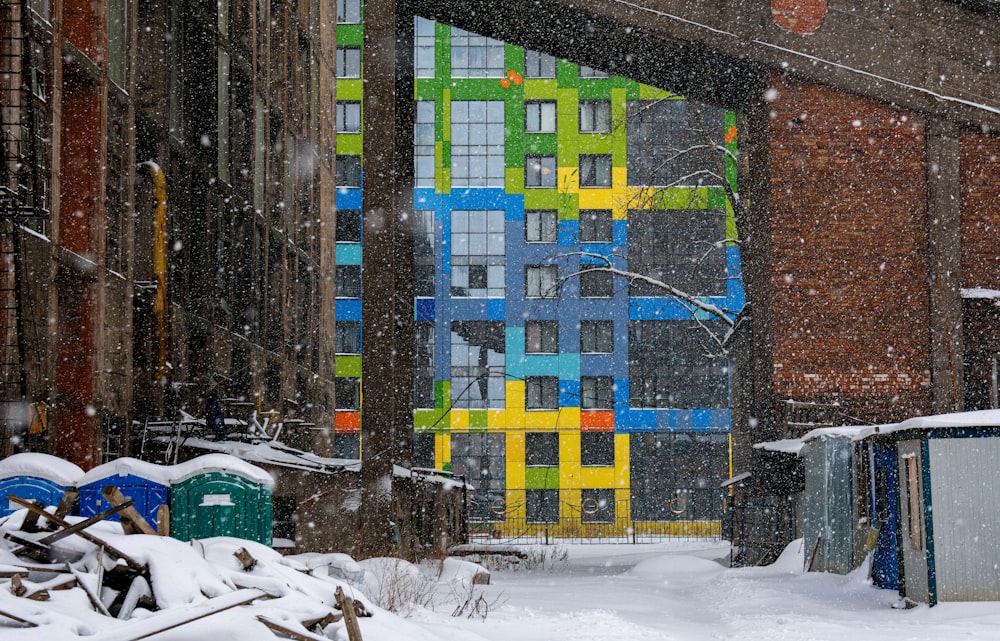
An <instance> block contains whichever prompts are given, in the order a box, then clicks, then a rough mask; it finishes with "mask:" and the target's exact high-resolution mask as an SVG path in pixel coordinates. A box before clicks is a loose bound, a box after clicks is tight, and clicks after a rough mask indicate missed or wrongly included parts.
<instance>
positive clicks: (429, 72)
mask: <svg viewBox="0 0 1000 641" xmlns="http://www.w3.org/2000/svg"><path fill="white" fill-rule="evenodd" d="M413 76H414V77H415V78H433V77H434V22H433V21H432V20H428V19H427V18H421V17H419V16H417V17H414V19H413Z"/></svg>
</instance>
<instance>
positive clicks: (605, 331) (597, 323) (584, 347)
mask: <svg viewBox="0 0 1000 641" xmlns="http://www.w3.org/2000/svg"><path fill="white" fill-rule="evenodd" d="M614 328H615V323H614V321H610V320H583V321H580V353H581V354H610V353H612V352H613V351H615V340H614Z"/></svg>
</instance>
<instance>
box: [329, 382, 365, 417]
mask: <svg viewBox="0 0 1000 641" xmlns="http://www.w3.org/2000/svg"><path fill="white" fill-rule="evenodd" d="M333 395H334V403H335V407H336V409H337V410H352V411H357V410H360V409H361V379H360V378H358V377H355V376H338V377H336V378H334V379H333ZM348 396H349V398H348Z"/></svg>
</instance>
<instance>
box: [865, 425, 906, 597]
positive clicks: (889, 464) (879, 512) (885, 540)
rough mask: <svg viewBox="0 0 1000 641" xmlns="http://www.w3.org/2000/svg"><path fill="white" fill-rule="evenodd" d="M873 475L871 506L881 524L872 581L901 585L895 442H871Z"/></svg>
mask: <svg viewBox="0 0 1000 641" xmlns="http://www.w3.org/2000/svg"><path fill="white" fill-rule="evenodd" d="M869 453H870V456H871V479H870V481H869V496H868V500H869V508H870V513H871V515H872V518H874V519H875V520H877V521H878V522H879V524H880V527H879V533H878V542H877V543H876V544H875V551H874V553H873V554H872V582H873V583H874V584H875V585H876V586H878V587H880V588H883V589H887V590H898V589H899V558H898V551H899V550H898V548H897V542H896V531H897V529H898V527H899V483H898V480H897V479H898V476H899V472H898V470H897V466H896V448H895V445H894V444H892V443H890V442H886V441H879V440H876V441H874V442H870V443H869Z"/></svg>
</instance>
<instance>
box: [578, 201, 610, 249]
mask: <svg viewBox="0 0 1000 641" xmlns="http://www.w3.org/2000/svg"><path fill="white" fill-rule="evenodd" d="M611 241H612V235H611V210H610V209H581V210H580V242H581V243H610V242H611Z"/></svg>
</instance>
